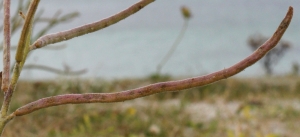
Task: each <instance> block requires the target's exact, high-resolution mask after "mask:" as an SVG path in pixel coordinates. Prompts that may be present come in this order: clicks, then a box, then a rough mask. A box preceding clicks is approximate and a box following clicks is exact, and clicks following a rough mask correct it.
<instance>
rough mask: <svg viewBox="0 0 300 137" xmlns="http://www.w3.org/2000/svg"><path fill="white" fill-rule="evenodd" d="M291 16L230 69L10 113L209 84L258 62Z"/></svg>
mask: <svg viewBox="0 0 300 137" xmlns="http://www.w3.org/2000/svg"><path fill="white" fill-rule="evenodd" d="M292 16H293V8H292V7H289V10H288V12H287V14H286V16H285V18H284V19H283V21H282V22H281V24H280V25H279V27H278V28H277V30H276V32H275V33H274V34H273V36H272V37H271V38H270V39H269V40H267V41H266V42H265V43H264V44H263V45H262V46H261V47H259V48H258V49H257V50H256V51H255V52H254V53H252V54H251V55H250V56H248V57H247V58H245V59H244V60H242V61H240V62H238V63H237V64H235V65H233V66H231V67H230V68H228V69H224V70H220V71H217V72H214V73H211V74H208V75H205V76H200V77H194V78H189V79H184V80H178V81H170V82H161V83H156V84H151V85H148V86H145V87H141V88H137V89H132V90H127V91H122V92H117V93H88V94H65V95H58V96H52V97H47V98H42V99H39V100H37V101H34V102H31V103H29V104H27V105H25V106H23V107H21V108H18V109H17V110H16V111H15V112H14V114H15V115H16V116H22V115H25V114H29V113H31V112H34V111H36V110H39V109H42V108H47V107H51V106H57V105H63V104H79V103H104V102H121V101H125V100H130V99H135V98H140V97H144V96H148V95H152V94H156V93H160V92H165V91H176V90H183V89H188V88H193V87H198V86H203V85H207V84H211V83H213V82H216V81H219V80H222V79H226V78H228V77H230V76H233V75H235V74H237V73H239V72H241V71H242V70H244V69H245V68H247V67H249V66H251V65H252V64H254V63H255V62H257V61H258V60H259V59H261V58H262V57H263V56H264V55H265V54H266V53H267V52H268V51H270V50H271V49H272V48H273V47H275V46H276V44H277V43H278V41H279V40H280V39H281V37H282V35H283V34H284V32H285V30H286V29H287V28H288V26H289V24H290V22H291V19H292Z"/></svg>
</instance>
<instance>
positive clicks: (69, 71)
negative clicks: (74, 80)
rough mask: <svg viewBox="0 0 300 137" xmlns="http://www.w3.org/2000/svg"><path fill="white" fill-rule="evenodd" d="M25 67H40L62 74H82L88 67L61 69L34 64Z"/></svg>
mask: <svg viewBox="0 0 300 137" xmlns="http://www.w3.org/2000/svg"><path fill="white" fill-rule="evenodd" d="M23 69H40V70H45V71H47V72H52V73H56V74H60V75H81V74H84V73H86V72H87V70H86V69H82V70H77V71H72V70H70V69H67V68H65V69H64V70H59V69H56V68H52V67H49V66H43V65H34V64H27V65H25V66H24V67H23Z"/></svg>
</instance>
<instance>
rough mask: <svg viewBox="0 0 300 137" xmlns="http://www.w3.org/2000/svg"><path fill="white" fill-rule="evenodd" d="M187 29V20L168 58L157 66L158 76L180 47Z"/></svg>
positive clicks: (167, 55)
mask: <svg viewBox="0 0 300 137" xmlns="http://www.w3.org/2000/svg"><path fill="white" fill-rule="evenodd" d="M187 27H188V19H185V20H184V24H183V27H182V29H181V31H180V33H179V35H178V37H177V38H176V40H175V42H174V43H173V45H172V47H171V48H170V50H169V52H168V53H167V54H166V56H165V57H164V58H163V59H162V60H161V61H160V63H159V64H158V65H157V68H156V73H157V74H159V73H160V71H161V69H162V67H163V66H164V65H165V64H166V63H167V61H168V60H169V59H170V57H171V56H172V55H173V53H174V51H175V50H176V48H177V47H178V45H179V43H180V42H181V40H182V38H183V36H184V33H185V31H186V29H187Z"/></svg>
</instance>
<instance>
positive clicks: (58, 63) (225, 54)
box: [0, 0, 300, 79]
mask: <svg viewBox="0 0 300 137" xmlns="http://www.w3.org/2000/svg"><path fill="white" fill-rule="evenodd" d="M137 1H138V0H126V1H121V0H109V1H102V0H89V1H86V0H63V1H62V0H44V1H41V3H40V7H39V10H40V9H42V8H43V9H44V10H45V12H44V16H45V17H52V16H53V15H54V14H55V12H56V11H57V10H61V11H62V12H63V13H68V12H72V11H78V12H80V16H79V18H76V19H75V20H73V21H72V22H70V23H64V24H60V25H59V26H57V27H55V28H54V29H52V30H51V31H50V32H49V33H53V32H58V31H63V30H68V29H71V28H73V27H76V26H80V25H83V24H86V23H90V22H93V21H97V20H99V19H103V18H106V17H108V16H110V15H113V14H115V13H117V12H119V11H120V10H123V9H125V8H127V7H128V6H130V5H131V4H133V3H135V2H137ZM16 2H17V1H13V3H12V6H14V8H15V7H16V5H17V4H16ZM182 5H185V6H187V7H189V8H190V10H191V11H192V14H193V18H192V19H191V20H190V21H189V27H188V29H187V31H186V34H185V36H184V38H183V40H182V41H181V43H180V45H179V46H178V48H177V49H176V51H175V53H174V54H173V56H172V57H171V59H170V60H169V61H168V62H167V64H166V65H165V66H164V68H163V69H162V73H163V74H171V75H174V76H197V75H203V74H207V73H211V72H214V71H217V70H220V69H224V68H227V67H229V66H231V65H233V64H235V63H237V62H238V61H239V60H241V59H243V58H245V57H247V56H248V55H250V54H251V52H252V51H251V49H250V48H249V47H248V45H247V38H248V37H249V36H250V35H252V34H255V33H261V34H262V35H265V36H271V35H272V34H273V32H274V31H275V29H276V28H277V27H278V25H279V23H280V22H281V20H282V19H283V17H284V15H285V14H286V12H287V9H288V7H289V6H293V7H294V18H293V20H292V23H291V24H290V27H289V28H288V30H287V32H286V33H285V35H284V36H283V39H284V40H287V41H290V42H291V43H292V44H293V45H292V48H291V49H290V50H289V51H288V52H287V53H286V54H285V55H284V56H283V58H282V59H281V60H280V61H279V62H278V64H277V65H276V66H275V70H274V72H275V74H277V75H283V74H287V73H289V72H290V71H291V65H292V63H293V62H296V63H298V64H300V1H299V0H264V1H259V0H253V1H249V0H226V1H220V0H210V1H207V0H172V1H170V0H157V1H155V2H154V3H152V4H150V5H148V6H147V7H145V8H144V9H142V10H141V11H140V12H138V13H137V14H134V15H132V16H130V17H129V18H127V19H125V20H123V21H121V22H119V23H118V24H116V25H113V26H111V27H108V28H105V29H103V30H101V31H98V32H95V33H92V34H88V35H85V36H83V37H77V38H74V39H72V40H70V41H68V42H63V43H64V44H66V45H67V48H65V49H63V50H46V49H39V50H35V51H34V52H33V53H32V54H31V55H30V57H29V58H28V61H27V63H30V64H40V65H48V66H52V67H54V68H59V69H63V68H64V66H65V65H67V66H69V67H70V68H71V69H72V70H80V69H87V70H88V72H87V73H86V74H84V75H81V76H80V77H84V78H89V77H98V78H105V79H114V78H124V77H142V76H146V75H149V74H151V73H154V72H155V71H156V66H157V64H158V63H159V62H160V61H161V59H162V58H163V57H164V56H165V54H166V53H167V52H168V50H169V48H170V47H171V46H172V43H173V42H174V40H175V39H176V37H177V36H178V35H179V32H180V30H181V27H182V25H183V23H184V20H183V18H182V16H181V13H180V10H179V9H180V7H181V6H182ZM2 16H3V15H2ZM2 16H1V18H3V17H2ZM43 25H45V24H41V25H39V26H37V27H36V28H35V30H37V29H38V28H39V27H42V26H43ZM19 35H20V34H16V35H15V36H14V38H13V41H12V44H17V39H18V38H19ZM49 46H51V45H49ZM12 59H14V54H12ZM0 66H1V67H2V63H1V65H0ZM263 75H264V70H263V69H262V67H261V64H260V63H257V64H255V65H253V66H251V67H249V68H247V69H246V70H244V71H243V72H241V73H240V74H238V75H237V76H241V77H253V76H263ZM21 77H22V78H23V79H51V78H57V77H60V76H58V75H56V74H52V73H49V72H46V71H41V70H35V69H32V70H26V71H23V73H22V76H21Z"/></svg>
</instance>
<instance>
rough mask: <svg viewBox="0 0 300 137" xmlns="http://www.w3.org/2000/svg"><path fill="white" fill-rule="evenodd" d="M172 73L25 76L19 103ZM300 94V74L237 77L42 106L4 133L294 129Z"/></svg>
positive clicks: (164, 135) (133, 135)
mask: <svg viewBox="0 0 300 137" xmlns="http://www.w3.org/2000/svg"><path fill="white" fill-rule="evenodd" d="M170 79H172V78H171V77H170V76H150V77H147V78H142V79H121V80H112V81H105V80H62V79H61V80H56V81H20V82H19V85H18V87H17V91H16V92H15V93H14V97H13V100H12V105H11V109H12V110H15V109H17V108H18V107H21V106H22V105H24V104H26V103H29V102H31V101H34V100H37V99H39V98H43V97H48V96H53V95H59V94H66V93H88V92H97V93H101V92H117V91H122V90H126V89H132V88H136V87H140V86H143V85H147V84H150V83H153V82H157V81H165V80H170ZM299 99H300V78H298V77H276V78H274V77H268V78H239V79H235V78H229V79H227V80H222V81H219V82H216V83H214V84H210V85H207V86H203V87H197V88H193V89H188V90H183V91H177V92H169V93H161V94H156V95H152V96H148V97H144V98H141V99H135V100H131V101H125V102H120V103H106V104H80V105H64V106H56V107H51V108H47V109H43V110H39V111H36V112H34V113H31V114H29V115H25V116H21V117H17V118H15V119H14V120H13V121H11V122H10V123H9V124H8V125H7V126H6V128H5V131H4V133H3V136H8V137H14V136H23V137H40V136H43V137H65V136H72V137H82V136H90V137H99V136H105V137H168V136H172V137H201V136H208V137H211V136H212V137H219V136H228V137H248V136H251V137H276V136H286V137H292V136H297V135H299V134H300V131H299V127H300V125H299V121H300V100H299ZM1 101H2V100H1Z"/></svg>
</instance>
